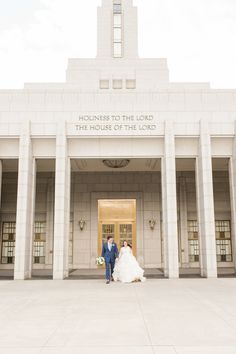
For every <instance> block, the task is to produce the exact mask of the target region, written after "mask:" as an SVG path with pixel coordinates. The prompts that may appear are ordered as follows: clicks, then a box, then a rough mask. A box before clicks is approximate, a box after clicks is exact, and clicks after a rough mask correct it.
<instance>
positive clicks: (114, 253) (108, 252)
mask: <svg viewBox="0 0 236 354" xmlns="http://www.w3.org/2000/svg"><path fill="white" fill-rule="evenodd" d="M118 256H119V252H118V248H117V245H116V244H115V242H114V240H113V237H112V236H108V237H107V242H105V243H104V244H103V247H102V257H103V258H105V263H106V280H107V282H106V284H109V283H110V281H111V279H112V273H113V270H114V266H115V261H116V258H118ZM112 280H113V279H112Z"/></svg>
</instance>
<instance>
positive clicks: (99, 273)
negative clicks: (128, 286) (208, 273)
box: [67, 268, 164, 280]
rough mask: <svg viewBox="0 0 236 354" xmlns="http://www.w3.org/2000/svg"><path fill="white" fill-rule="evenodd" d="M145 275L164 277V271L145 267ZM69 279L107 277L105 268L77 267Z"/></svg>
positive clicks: (153, 277) (148, 277) (148, 276)
mask: <svg viewBox="0 0 236 354" xmlns="http://www.w3.org/2000/svg"><path fill="white" fill-rule="evenodd" d="M144 276H145V277H146V278H147V279H164V273H163V271H162V270H161V269H157V268H152V269H145V272H144ZM67 279H68V280H76V279H77V280H91V279H105V269H75V270H71V271H70V274H69V277H68V278H67Z"/></svg>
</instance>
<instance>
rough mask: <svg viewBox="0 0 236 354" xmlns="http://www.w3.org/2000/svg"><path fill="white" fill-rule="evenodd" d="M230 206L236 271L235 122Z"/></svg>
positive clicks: (230, 172) (230, 170)
mask: <svg viewBox="0 0 236 354" xmlns="http://www.w3.org/2000/svg"><path fill="white" fill-rule="evenodd" d="M229 182H230V204H231V239H232V253H233V262H234V267H235V269H236V121H235V136H234V141H233V150H232V157H231V158H230V160H229Z"/></svg>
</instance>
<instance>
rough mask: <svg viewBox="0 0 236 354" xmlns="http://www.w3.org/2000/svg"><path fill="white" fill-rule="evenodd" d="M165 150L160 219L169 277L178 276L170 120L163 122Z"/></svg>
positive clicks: (173, 154)
mask: <svg viewBox="0 0 236 354" xmlns="http://www.w3.org/2000/svg"><path fill="white" fill-rule="evenodd" d="M164 146H165V151H164V157H163V158H162V219H163V241H164V272H165V276H166V277H169V278H178V277H179V260H178V229H177V202H176V165H175V137H174V127H173V124H172V122H166V124H165V143H164Z"/></svg>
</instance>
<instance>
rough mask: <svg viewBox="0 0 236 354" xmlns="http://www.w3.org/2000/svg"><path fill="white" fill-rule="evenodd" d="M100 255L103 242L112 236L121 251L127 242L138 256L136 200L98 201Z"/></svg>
mask: <svg viewBox="0 0 236 354" xmlns="http://www.w3.org/2000/svg"><path fill="white" fill-rule="evenodd" d="M98 222H99V235H98V254H99V255H100V254H101V250H102V245H103V242H106V240H107V236H112V237H113V238H114V240H115V242H116V244H117V246H118V248H119V249H120V247H122V245H123V242H124V241H125V240H126V241H127V242H128V243H129V244H130V245H131V246H132V249H133V253H134V254H135V255H136V200H133V199H132V200H130V199H117V200H99V201H98Z"/></svg>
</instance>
